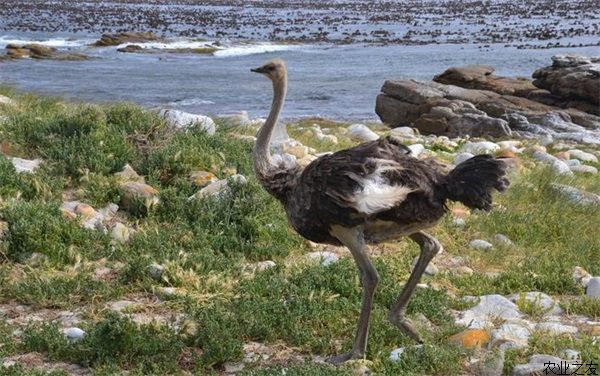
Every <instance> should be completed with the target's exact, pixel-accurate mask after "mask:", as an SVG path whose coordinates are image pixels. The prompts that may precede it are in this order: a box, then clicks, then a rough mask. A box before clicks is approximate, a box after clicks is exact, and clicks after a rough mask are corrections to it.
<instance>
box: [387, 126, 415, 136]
mask: <svg viewBox="0 0 600 376" xmlns="http://www.w3.org/2000/svg"><path fill="white" fill-rule="evenodd" d="M390 134H391V135H392V136H396V137H402V138H413V137H415V131H414V130H413V129H412V128H411V127H398V128H392V130H391V131H390Z"/></svg>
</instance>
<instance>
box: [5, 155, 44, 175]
mask: <svg viewBox="0 0 600 376" xmlns="http://www.w3.org/2000/svg"><path fill="white" fill-rule="evenodd" d="M8 159H10V161H11V162H12V164H13V166H15V170H17V172H22V173H28V174H33V173H34V172H35V170H37V169H38V168H39V167H40V164H41V163H42V160H41V159H23V158H17V157H8Z"/></svg>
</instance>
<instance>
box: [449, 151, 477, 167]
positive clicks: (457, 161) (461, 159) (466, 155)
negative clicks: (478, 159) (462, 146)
mask: <svg viewBox="0 0 600 376" xmlns="http://www.w3.org/2000/svg"><path fill="white" fill-rule="evenodd" d="M473 157H474V155H473V154H471V153H458V154H456V157H455V158H454V162H453V164H454V165H455V166H457V165H459V164H461V163H463V162H464V161H466V160H469V159H471V158H473Z"/></svg>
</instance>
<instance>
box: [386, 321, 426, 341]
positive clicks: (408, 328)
mask: <svg viewBox="0 0 600 376" xmlns="http://www.w3.org/2000/svg"><path fill="white" fill-rule="evenodd" d="M390 321H391V322H392V323H393V324H394V325H396V326H397V327H398V328H399V329H400V330H401V331H402V332H403V333H404V334H406V335H407V336H409V337H410V338H412V339H413V340H414V341H416V342H418V343H423V339H422V338H421V335H420V334H419V332H417V330H416V329H415V325H414V324H413V323H412V321H410V319H407V318H406V317H403V316H399V317H390Z"/></svg>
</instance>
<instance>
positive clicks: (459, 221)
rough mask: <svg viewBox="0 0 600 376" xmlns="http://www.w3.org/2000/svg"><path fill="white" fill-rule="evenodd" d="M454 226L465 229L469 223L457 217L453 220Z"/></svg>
mask: <svg viewBox="0 0 600 376" xmlns="http://www.w3.org/2000/svg"><path fill="white" fill-rule="evenodd" d="M452 224H453V225H454V226H456V227H465V226H466V224H467V221H465V220H464V218H460V217H456V218H454V219H453V220H452Z"/></svg>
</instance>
